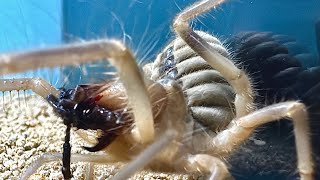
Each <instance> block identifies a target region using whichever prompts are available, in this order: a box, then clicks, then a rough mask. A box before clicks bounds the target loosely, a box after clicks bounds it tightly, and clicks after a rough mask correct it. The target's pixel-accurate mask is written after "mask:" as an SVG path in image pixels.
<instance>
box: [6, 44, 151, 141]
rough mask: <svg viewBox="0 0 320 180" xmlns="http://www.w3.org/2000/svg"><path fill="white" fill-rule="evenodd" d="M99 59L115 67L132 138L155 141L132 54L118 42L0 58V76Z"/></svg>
mask: <svg viewBox="0 0 320 180" xmlns="http://www.w3.org/2000/svg"><path fill="white" fill-rule="evenodd" d="M100 59H105V60H107V59H108V60H110V62H111V63H112V64H113V65H114V66H115V67H116V68H117V70H118V73H119V76H120V79H121V81H122V83H123V85H124V87H125V89H126V93H127V96H128V101H129V106H130V107H131V108H132V111H133V116H134V119H135V120H136V122H135V128H134V129H133V130H132V133H133V137H134V138H135V140H136V141H137V142H140V143H146V142H150V141H152V140H153V138H154V129H153V128H152V127H153V126H154V124H153V115H152V110H151V104H150V100H149V96H148V93H147V90H146V87H145V83H144V80H143V77H142V75H141V74H140V70H139V68H138V66H137V64H136V62H135V58H134V57H133V55H132V53H131V52H130V51H129V50H128V49H127V48H126V47H125V46H123V45H122V44H121V43H120V42H118V41H114V40H96V41H89V42H83V43H77V44H71V45H65V46H61V47H56V48H48V49H43V50H37V51H30V52H22V53H12V54H4V55H1V56H0V74H5V73H16V72H22V71H26V70H32V69H36V68H42V67H55V66H62V65H74V64H79V63H85V62H90V61H96V60H100Z"/></svg>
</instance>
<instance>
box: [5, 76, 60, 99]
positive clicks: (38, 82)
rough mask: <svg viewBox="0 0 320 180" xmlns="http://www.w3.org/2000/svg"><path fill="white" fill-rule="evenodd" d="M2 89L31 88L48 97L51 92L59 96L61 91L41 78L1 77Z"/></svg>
mask: <svg viewBox="0 0 320 180" xmlns="http://www.w3.org/2000/svg"><path fill="white" fill-rule="evenodd" d="M0 89H1V91H14V90H19V91H20V90H29V89H31V90H32V91H33V92H35V93H36V94H38V95H40V96H42V97H43V98H46V97H47V96H48V95H49V94H52V95H53V96H55V97H57V98H58V97H59V91H58V90H57V89H56V88H54V87H53V86H51V85H50V84H49V83H48V82H47V81H45V80H43V79H41V78H19V79H0Z"/></svg>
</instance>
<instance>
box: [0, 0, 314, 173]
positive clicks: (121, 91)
mask: <svg viewBox="0 0 320 180" xmlns="http://www.w3.org/2000/svg"><path fill="white" fill-rule="evenodd" d="M224 2H225V0H202V1H199V2H196V3H194V4H193V5H191V6H189V7H188V8H186V9H185V10H183V11H182V12H181V13H180V14H178V15H177V17H176V18H175V20H174V23H173V29H174V31H175V32H176V33H177V34H178V36H179V37H180V38H177V39H176V40H175V41H174V42H173V43H172V44H169V46H168V47H167V48H166V49H165V51H164V52H163V53H161V54H160V55H159V56H158V58H157V60H156V61H155V62H154V63H151V64H147V65H145V66H144V68H143V72H141V71H140V70H139V68H138V66H137V64H136V61H135V58H134V57H133V55H132V53H131V52H130V50H129V49H127V48H126V47H125V46H124V45H122V44H121V43H120V42H119V41H116V40H109V39H106V40H96V41H91V42H84V43H78V44H71V45H65V46H61V47H57V48H49V49H42V50H36V51H32V52H22V53H12V54H2V55H0V72H1V74H6V73H16V72H23V71H26V70H31V69H35V68H41V67H55V66H60V65H72V64H78V63H85V62H89V61H93V60H99V59H108V60H109V61H110V62H111V63H112V64H113V65H114V66H115V67H116V69H117V71H118V75H119V77H120V81H111V82H109V83H107V84H105V85H92V86H89V87H88V86H81V85H80V86H78V87H77V88H76V89H72V90H61V91H59V90H57V89H55V88H54V87H52V86H51V85H50V84H48V83H47V82H45V81H44V80H41V79H36V78H35V79H16V80H10V81H9V80H2V82H1V83H0V90H1V91H10V90H17V89H19V90H21V89H32V90H33V91H34V92H35V93H37V94H38V95H40V96H42V97H43V98H45V99H47V101H48V102H49V103H50V104H51V105H52V106H53V107H54V109H55V111H56V112H57V113H58V114H60V115H61V116H62V118H63V120H64V123H65V124H66V125H67V130H66V138H65V139H66V140H65V144H64V147H63V149H64V152H63V168H62V172H63V175H64V178H65V179H70V178H71V177H72V174H71V172H70V161H71V160H73V161H88V162H100V163H107V162H116V161H119V160H123V159H127V160H128V161H130V160H132V159H134V160H132V161H130V162H129V163H128V165H127V166H126V167H124V168H123V169H122V170H120V172H119V173H118V174H117V175H116V176H115V177H114V179H125V178H127V177H129V176H130V175H132V174H133V173H134V172H136V171H137V170H139V169H141V168H143V167H144V166H146V165H148V166H150V167H152V168H154V169H158V170H174V169H175V170H185V171H190V172H198V171H200V172H203V173H208V174H209V177H210V179H224V178H226V177H228V176H230V174H229V172H228V169H227V166H226V164H225V163H224V160H223V158H224V157H226V156H228V155H229V154H230V153H232V152H233V151H234V150H235V149H236V148H237V147H238V146H239V145H240V144H241V143H242V142H244V141H245V140H246V139H247V138H248V137H249V135H250V134H251V133H252V132H253V131H254V129H255V128H256V127H258V126H260V125H262V124H265V123H267V122H271V121H274V120H277V119H280V118H283V117H289V118H290V119H292V120H293V123H294V134H295V140H296V148H297V156H298V165H297V166H298V171H299V174H300V177H301V179H313V175H314V172H313V159H312V155H311V154H312V153H311V152H312V150H311V145H310V139H309V127H308V113H307V111H306V107H305V106H304V104H302V103H299V102H293V101H289V102H283V103H279V104H274V105H271V106H268V107H265V108H263V109H259V110H254V109H253V96H254V93H253V89H252V87H251V84H250V80H249V78H248V77H247V75H246V74H245V72H243V71H242V70H240V69H238V68H237V67H236V66H235V65H234V64H233V63H232V61H231V60H230V59H229V53H228V52H227V50H226V49H225V48H224V47H223V46H222V44H221V43H220V41H219V40H218V39H216V38H214V37H212V36H210V35H208V34H205V33H202V32H195V31H193V30H192V29H191V28H190V27H189V24H188V21H189V20H190V19H192V18H194V17H196V16H198V15H199V14H202V13H204V12H206V11H208V10H210V9H212V8H216V7H217V6H219V5H220V4H222V3H224ZM191 49H192V50H193V51H192V50H191ZM88 104H89V105H90V107H86V105H88ZM89 105H88V106H89ZM78 107H81V108H79V109H77V108H78ZM78 110H79V112H78ZM88 111H89V112H88ZM81 113H82V115H80V114H81ZM92 114H94V115H95V116H93V117H95V118H94V120H95V121H94V122H91V121H88V118H89V117H92ZM97 116H98V118H96V117H97ZM81 122H84V123H89V124H87V125H88V126H83V125H81ZM101 124H102V125H106V126H107V127H104V126H103V127H101V126H99V125H101ZM204 125H208V128H204V127H203V126H204ZM109 126H110V127H109ZM71 127H75V128H80V129H100V130H101V131H102V135H101V137H99V139H98V141H99V142H98V143H97V144H96V145H95V146H94V147H91V148H90V147H87V149H88V150H89V151H98V150H102V149H103V148H105V147H106V146H108V147H107V148H106V149H105V150H106V152H107V153H108V156H107V155H105V156H103V155H95V156H93V155H78V154H74V155H71V153H70V149H71V146H70V143H69V138H70V128H71ZM108 128H110V129H108ZM199 129H200V131H194V130H199ZM124 132H125V133H124ZM208 135H209V136H208ZM186 137H188V138H190V139H191V140H190V141H185V139H186ZM137 144H138V145H137ZM145 148H146V149H145ZM144 149H145V150H144ZM143 150H144V151H143ZM115 151H120V152H123V154H122V156H121V157H119V155H117V154H116V153H114V152H115ZM70 156H71V157H70ZM57 158H61V156H59V155H57V154H55V153H50V154H45V155H43V157H42V158H40V159H39V160H38V161H36V162H35V163H34V164H33V165H32V166H30V167H29V168H28V169H27V171H26V172H25V173H24V174H23V175H22V179H24V178H27V177H28V176H29V175H31V174H33V173H34V172H35V170H36V169H37V167H38V166H40V165H41V164H42V163H43V162H45V161H51V160H56V159H57Z"/></svg>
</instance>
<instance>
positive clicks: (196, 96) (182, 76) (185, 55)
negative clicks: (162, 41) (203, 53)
mask: <svg viewBox="0 0 320 180" xmlns="http://www.w3.org/2000/svg"><path fill="white" fill-rule="evenodd" d="M196 33H197V34H198V35H199V36H201V37H202V38H204V39H205V40H206V41H207V42H208V43H209V44H210V45H211V46H212V47H213V48H214V49H215V50H216V51H217V52H219V53H220V54H221V55H223V56H224V57H227V58H229V53H228V51H227V49H226V48H225V47H224V46H223V44H222V43H221V42H220V41H219V40H218V39H217V38H215V37H213V36H211V35H209V34H208V33H205V32H202V31H196ZM147 68H151V71H150V70H149V69H147ZM145 71H147V74H148V73H150V72H151V74H149V76H150V77H151V79H152V80H154V81H158V80H161V79H170V80H174V81H176V82H177V83H178V84H180V86H181V90H182V91H183V92H184V95H185V99H186V102H187V106H188V110H189V113H190V115H191V117H192V120H193V121H194V123H195V124H194V129H195V130H196V129H198V130H199V128H200V129H203V130H205V131H207V130H210V131H211V132H210V133H212V132H214V133H215V132H218V131H219V130H221V129H223V128H225V127H226V125H228V124H229V122H230V121H231V120H232V118H233V117H234V105H233V102H234V98H235V93H234V90H233V89H232V87H231V86H230V85H229V84H228V83H227V81H226V80H225V79H224V78H223V77H222V75H221V74H220V73H219V72H218V71H217V70H215V69H214V68H212V67H211V66H210V65H209V64H208V63H207V62H206V61H205V60H204V59H203V58H201V57H200V56H199V55H198V54H196V53H195V52H194V51H193V50H192V49H191V48H190V47H189V46H188V45H187V44H186V43H185V42H184V41H183V40H182V39H181V38H179V37H177V38H176V39H174V40H173V41H172V42H171V43H169V45H168V46H167V47H166V48H164V51H162V52H161V53H160V54H159V55H158V56H157V58H156V60H155V62H154V63H153V64H148V65H146V66H145ZM148 71H149V72H148Z"/></svg>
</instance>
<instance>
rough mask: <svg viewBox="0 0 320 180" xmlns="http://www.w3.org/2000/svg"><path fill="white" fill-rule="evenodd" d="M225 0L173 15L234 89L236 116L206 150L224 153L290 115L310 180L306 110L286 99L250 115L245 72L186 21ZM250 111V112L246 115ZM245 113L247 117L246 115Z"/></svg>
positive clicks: (209, 1) (181, 32)
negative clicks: (255, 132) (258, 131)
mask: <svg viewBox="0 0 320 180" xmlns="http://www.w3.org/2000/svg"><path fill="white" fill-rule="evenodd" d="M223 2H225V0H216V1H215V0H203V1H200V2H197V3H195V4H193V5H191V6H190V7H188V8H186V9H185V10H184V11H182V12H181V13H180V14H178V16H177V17H176V19H175V21H174V23H173V27H174V30H175V31H176V32H177V34H178V35H179V36H180V37H181V38H182V39H183V40H184V41H185V42H186V43H187V44H188V45H189V46H190V47H191V48H192V49H193V50H194V51H195V52H196V53H198V54H199V55H200V56H201V57H202V58H203V59H205V60H206V61H207V62H208V63H209V64H210V65H211V66H212V67H213V68H215V69H216V70H218V71H219V72H220V73H221V74H222V76H223V77H224V78H226V80H227V81H228V82H229V83H230V85H231V86H232V87H233V88H234V90H235V92H236V99H235V107H236V119H235V120H233V121H232V122H231V123H230V125H229V126H228V127H227V129H226V130H224V131H222V132H220V133H218V135H217V136H216V137H215V138H214V139H213V141H212V142H211V146H210V148H209V152H211V153H214V154H217V155H223V154H227V153H229V152H230V151H231V150H233V149H234V147H235V146H237V145H239V144H240V143H241V142H243V141H244V140H245V139H246V138H247V137H248V136H249V135H250V134H251V133H252V131H253V130H254V129H255V127H257V126H259V125H261V124H264V123H266V122H270V121H274V120H275V119H280V118H283V117H290V118H292V120H293V123H294V132H295V138H296V148H297V154H298V155H297V156H298V169H299V173H300V176H301V178H302V179H313V162H312V155H311V153H312V151H311V144H310V139H309V136H308V135H309V127H308V122H307V120H308V113H307V111H306V108H305V106H304V105H303V104H301V103H297V102H285V103H279V104H276V105H272V106H269V107H266V108H263V109H261V110H258V111H255V112H253V113H252V114H249V113H250V112H251V108H252V107H251V106H252V102H253V90H252V88H251V85H250V81H249V78H248V77H247V75H246V74H245V73H244V72H243V71H241V70H240V69H238V68H237V67H236V66H235V65H234V64H233V63H232V62H231V61H230V60H229V59H227V58H225V57H223V56H222V55H220V54H219V53H218V52H216V51H215V50H214V49H213V48H212V47H211V46H210V45H209V44H208V43H207V42H205V41H204V40H203V39H202V38H201V37H200V36H199V35H197V34H196V33H195V32H194V31H193V30H192V29H191V28H190V27H189V24H188V21H189V20H190V19H191V18H194V17H196V16H197V15H199V14H201V13H204V12H206V11H208V10H210V9H212V8H215V7H216V6H218V5H220V4H222V3H223ZM247 114H249V115H247ZM245 115H247V116H245Z"/></svg>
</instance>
